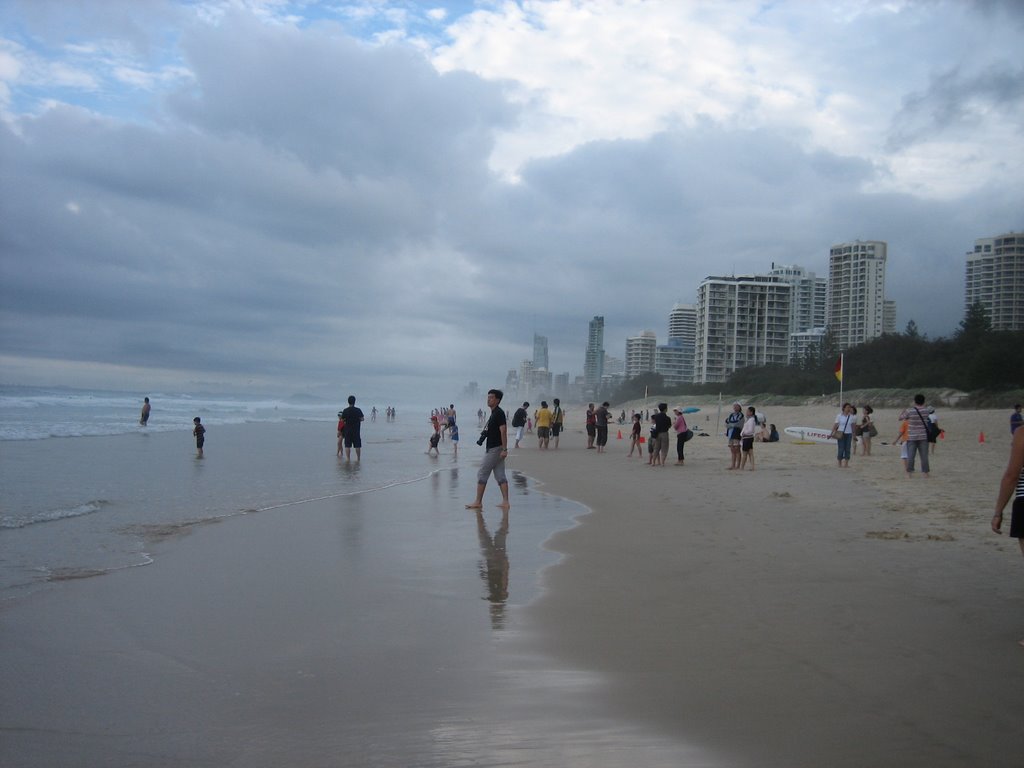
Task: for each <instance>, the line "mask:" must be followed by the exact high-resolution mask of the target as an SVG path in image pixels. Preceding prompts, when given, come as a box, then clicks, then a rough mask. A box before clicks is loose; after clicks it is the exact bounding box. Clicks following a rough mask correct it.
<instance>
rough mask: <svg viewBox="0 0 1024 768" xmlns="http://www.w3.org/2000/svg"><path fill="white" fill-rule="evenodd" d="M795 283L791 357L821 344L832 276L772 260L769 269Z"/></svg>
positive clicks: (799, 358)
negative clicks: (824, 275) (829, 278)
mask: <svg viewBox="0 0 1024 768" xmlns="http://www.w3.org/2000/svg"><path fill="white" fill-rule="evenodd" d="M768 274H769V275H775V276H776V277H778V278H780V279H781V280H784V281H785V282H787V283H789V284H790V285H792V286H793V295H792V306H791V307H790V315H789V334H790V336H789V361H790V362H791V363H795V362H798V361H799V360H801V359H803V357H804V355H805V354H806V352H807V349H808V346H809V345H811V344H820V343H821V338H822V337H824V335H825V317H826V316H827V314H828V311H827V310H828V280H826V279H825V278H824V277H817V276H816V275H815V274H814V273H813V272H808V271H807V270H806V269H804V268H803V267H799V266H787V265H783V264H775V263H774V262H773V263H772V269H771V271H770V272H769V273H768Z"/></svg>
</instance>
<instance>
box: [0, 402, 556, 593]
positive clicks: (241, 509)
mask: <svg viewBox="0 0 1024 768" xmlns="http://www.w3.org/2000/svg"><path fill="white" fill-rule="evenodd" d="M150 398H151V401H152V413H151V416H150V419H149V423H148V425H147V426H145V427H142V426H140V425H139V423H138V418H139V410H140V408H141V404H142V399H141V397H135V396H132V395H126V394H122V393H116V392H102V391H78V390H46V389H32V388H11V387H6V388H0V600H2V599H5V598H9V597H12V596H17V595H18V594H21V593H24V592H25V591H31V590H32V589H33V588H34V587H37V586H39V585H40V584H44V583H49V582H53V581H60V580H65V579H74V578H82V577H91V576H94V575H99V574H102V573H105V572H109V571H113V570H119V569H123V568H131V567H137V566H143V565H146V564H148V563H149V562H150V561H151V554H150V552H149V549H150V543H151V542H153V541H156V540H160V539H162V538H166V537H168V536H170V535H173V534H175V533H177V532H182V531H185V530H187V529H188V528H190V527H192V526H195V525H200V524H204V523H209V522H214V521H218V520H223V519H226V518H230V517H234V516H237V515H247V514H254V513H259V512H264V511H268V510H272V509H277V508H281V507H295V508H297V509H298V508H300V507H301V506H302V505H303V504H306V503H308V502H310V501H313V500H316V499H323V498H344V497H346V496H348V497H351V496H355V495H365V494H370V493H373V492H374V491H379V490H381V489H384V488H388V487H391V486H394V485H399V484H404V483H422V482H425V481H427V479H428V478H429V477H430V476H431V475H432V474H435V473H437V472H440V471H450V470H451V469H453V468H455V467H457V464H456V462H455V460H454V458H453V455H452V450H451V443H450V441H446V442H444V443H442V452H443V455H442V456H441V457H436V458H435V457H427V456H425V451H426V447H427V437H428V436H429V432H430V426H429V424H428V421H427V419H428V412H427V410H426V409H423V408H422V407H420V408H412V407H410V408H408V409H404V408H402V407H401V406H398V413H399V417H398V419H397V420H396V421H394V422H388V421H386V420H385V419H384V417H383V408H384V406H383V405H380V406H378V410H379V411H381V413H380V414H379V415H378V418H377V419H376V420H374V421H371V415H370V408H371V407H372V406H363V407H364V410H365V412H366V421H365V423H364V425H363V429H362V435H363V443H364V447H363V451H364V455H365V457H366V459H367V460H366V461H363V462H357V461H355V458H354V451H353V459H352V461H344V460H339V459H338V458H337V457H336V455H335V451H336V431H335V429H336V424H337V412H338V409H339V407H340V406H337V405H335V404H332V403H311V402H302V401H288V400H274V399H268V398H263V399H256V398H240V397H227V396H225V397H211V396H202V397H200V396H188V395H166V394H158V393H154V394H151V395H150ZM357 404H359V405H362V404H360V403H357ZM194 416H199V417H200V418H201V419H202V420H203V424H204V426H205V427H206V430H207V433H206V448H205V452H204V454H205V455H204V456H203V457H202V458H198V457H197V456H196V450H195V442H194V439H193V437H192V418H193V417H194ZM473 420H474V426H475V414H474V417H473ZM467 432H468V433H469V434H471V435H474V436H475V434H476V431H475V428H474V429H470V430H467ZM475 448H476V446H475V445H474V444H473V443H472V442H470V443H468V444H466V443H463V451H462V460H463V464H467V463H468V462H469V461H470V460H471V459H472V458H474V456H473V450H472V449H475ZM477 451H479V449H477ZM475 458H479V457H478V456H477V457H475ZM564 524H565V521H564V520H563V521H562V524H561V525H562V527H564Z"/></svg>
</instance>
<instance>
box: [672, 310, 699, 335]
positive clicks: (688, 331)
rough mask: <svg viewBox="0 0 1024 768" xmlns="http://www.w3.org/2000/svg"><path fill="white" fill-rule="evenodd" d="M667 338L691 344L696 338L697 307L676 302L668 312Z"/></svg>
mask: <svg viewBox="0 0 1024 768" xmlns="http://www.w3.org/2000/svg"><path fill="white" fill-rule="evenodd" d="M668 338H669V340H670V341H671V340H672V339H680V340H682V341H683V342H684V343H685V342H689V343H690V344H693V343H694V342H695V341H696V340H697V307H695V306H694V305H693V304H676V305H674V306H673V307H672V311H671V312H669V313H668Z"/></svg>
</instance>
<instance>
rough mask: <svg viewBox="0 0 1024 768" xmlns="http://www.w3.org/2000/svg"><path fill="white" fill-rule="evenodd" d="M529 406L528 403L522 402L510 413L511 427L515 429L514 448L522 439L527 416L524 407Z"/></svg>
mask: <svg viewBox="0 0 1024 768" xmlns="http://www.w3.org/2000/svg"><path fill="white" fill-rule="evenodd" d="M529 407H530V404H529V403H523V405H522V407H521V408H517V409H516V412H515V413H513V414H512V427H513V429H515V431H516V448H518V447H519V441H520V440H522V439H523V430H524V429H525V428H526V420H527V419H528V418H529V414H528V413H527V412H526V409H527V408H529Z"/></svg>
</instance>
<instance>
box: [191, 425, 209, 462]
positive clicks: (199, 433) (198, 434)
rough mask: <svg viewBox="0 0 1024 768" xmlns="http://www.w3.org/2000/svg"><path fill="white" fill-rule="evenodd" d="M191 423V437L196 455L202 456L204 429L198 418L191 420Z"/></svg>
mask: <svg viewBox="0 0 1024 768" xmlns="http://www.w3.org/2000/svg"><path fill="white" fill-rule="evenodd" d="M192 423H193V424H194V425H195V426H193V427H192V436H193V437H194V438H195V439H196V455H197V456H202V455H203V444H204V443H205V442H206V427H204V426H203V424H202V421H200V419H199V417H198V416H196V417H195V418H194V419H192Z"/></svg>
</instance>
